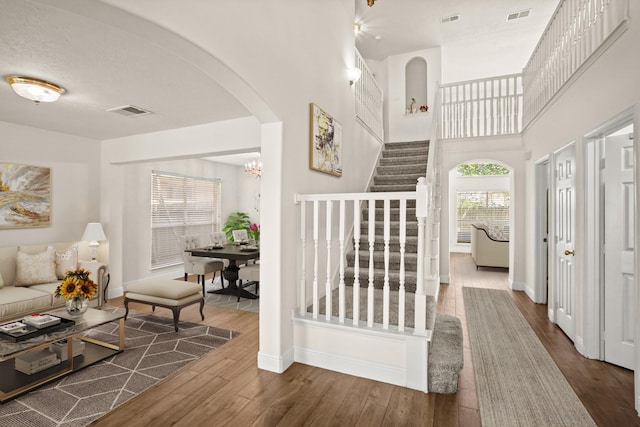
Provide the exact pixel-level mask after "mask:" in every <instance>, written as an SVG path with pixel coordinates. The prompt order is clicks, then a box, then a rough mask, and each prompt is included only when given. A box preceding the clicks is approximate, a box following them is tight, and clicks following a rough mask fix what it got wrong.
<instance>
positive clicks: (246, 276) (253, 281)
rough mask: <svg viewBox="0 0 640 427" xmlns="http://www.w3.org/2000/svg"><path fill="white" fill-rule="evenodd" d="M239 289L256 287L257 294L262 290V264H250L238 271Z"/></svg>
mask: <svg viewBox="0 0 640 427" xmlns="http://www.w3.org/2000/svg"><path fill="white" fill-rule="evenodd" d="M238 280H240V283H239V284H238V288H240V289H242V288H245V287H247V286H251V285H256V294H257V293H258V292H259V290H260V264H250V265H245V266H244V267H242V268H240V270H238ZM245 280H247V281H248V282H247V283H244V284H243V281H245ZM239 301H240V295H238V302H239Z"/></svg>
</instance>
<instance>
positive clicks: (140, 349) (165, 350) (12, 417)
mask: <svg viewBox="0 0 640 427" xmlns="http://www.w3.org/2000/svg"><path fill="white" fill-rule="evenodd" d="M111 308H112V307H108V306H107V307H106V308H105V309H107V310H109V309H111ZM179 327H180V329H179V330H178V332H175V330H174V327H173V319H171V318H169V317H160V316H154V315H150V314H145V313H140V312H133V311H129V317H127V320H126V322H125V339H126V341H125V350H124V352H122V353H120V354H117V355H115V356H113V357H111V358H109V359H106V360H104V361H102V362H99V363H97V364H95V365H92V366H89V367H87V368H84V369H82V370H80V371H78V372H74V373H73V374H71V375H69V376H66V377H64V378H62V379H60V380H56V381H54V382H51V383H49V384H47V385H44V386H42V387H40V388H37V389H35V390H33V391H31V392H30V393H27V394H25V395H23V396H20V397H18V398H16V399H14V400H11V401H9V402H7V403H4V404H1V405H0V426H11V427H27V426H29V427H31V426H33V427H62V426H64V427H81V426H86V425H87V424H90V423H91V422H92V421H94V420H96V419H97V418H99V417H101V416H102V415H104V414H106V413H107V412H109V411H111V410H112V409H114V408H116V407H117V406H119V405H121V404H123V403H124V402H126V401H127V400H129V399H131V398H132V397H134V396H136V395H138V394H140V393H142V392H143V391H145V390H146V389H148V388H149V387H151V386H152V385H154V384H156V383H157V382H159V381H160V380H162V379H164V378H166V377H168V376H170V375H171V374H173V373H174V372H176V371H177V370H179V369H180V368H182V367H184V366H186V365H188V364H189V363H191V362H193V361H195V360H197V359H198V358H200V357H202V356H204V355H205V354H207V353H209V352H211V351H214V350H216V349H217V348H219V347H220V346H222V345H223V344H225V343H227V342H228V341H230V340H231V339H232V338H235V337H237V336H238V333H237V332H233V331H229V330H226V329H220V328H215V327H213V326H207V325H203V324H198V323H190V322H180V324H179ZM85 335H86V336H91V337H93V338H96V339H99V340H102V341H106V342H112V343H117V341H118V323H117V322H112V323H107V324H106V325H102V326H101V327H98V328H95V329H92V330H90V331H88V332H87V333H85Z"/></svg>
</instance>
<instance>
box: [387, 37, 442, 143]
mask: <svg viewBox="0 0 640 427" xmlns="http://www.w3.org/2000/svg"><path fill="white" fill-rule="evenodd" d="M413 58H423V59H424V60H425V61H426V62H427V98H428V99H427V105H429V107H432V106H433V103H434V100H435V95H436V92H437V90H438V83H439V82H440V80H441V65H440V64H441V62H440V48H433V49H427V50H421V51H417V52H411V53H406V54H402V55H395V56H390V57H389V58H387V60H386V63H387V70H386V71H387V73H386V74H387V76H386V86H385V93H384V97H385V120H386V122H385V141H390V142H399V141H419V140H426V139H429V138H431V136H432V135H431V120H432V117H433V113H432V110H430V111H429V112H427V113H424V114H409V115H406V114H405V111H406V108H407V107H408V105H406V102H405V90H406V82H405V72H406V66H407V63H408V62H409V61H411V59H413Z"/></svg>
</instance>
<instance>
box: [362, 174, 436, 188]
mask: <svg viewBox="0 0 640 427" xmlns="http://www.w3.org/2000/svg"><path fill="white" fill-rule="evenodd" d="M421 176H424V174H421V173H412V174H402V175H400V174H398V175H375V176H374V177H373V183H374V184H375V185H384V184H404V185H407V184H410V185H413V186H414V187H415V185H416V184H417V183H418V178H420V177H421Z"/></svg>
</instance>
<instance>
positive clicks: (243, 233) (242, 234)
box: [231, 229, 249, 242]
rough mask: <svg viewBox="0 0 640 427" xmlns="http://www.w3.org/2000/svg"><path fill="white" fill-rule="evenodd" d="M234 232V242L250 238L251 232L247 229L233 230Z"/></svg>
mask: <svg viewBox="0 0 640 427" xmlns="http://www.w3.org/2000/svg"><path fill="white" fill-rule="evenodd" d="M231 233H232V234H233V241H234V242H242V241H243V240H249V233H247V230H244V229H242V230H233V231H232V232H231Z"/></svg>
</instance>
